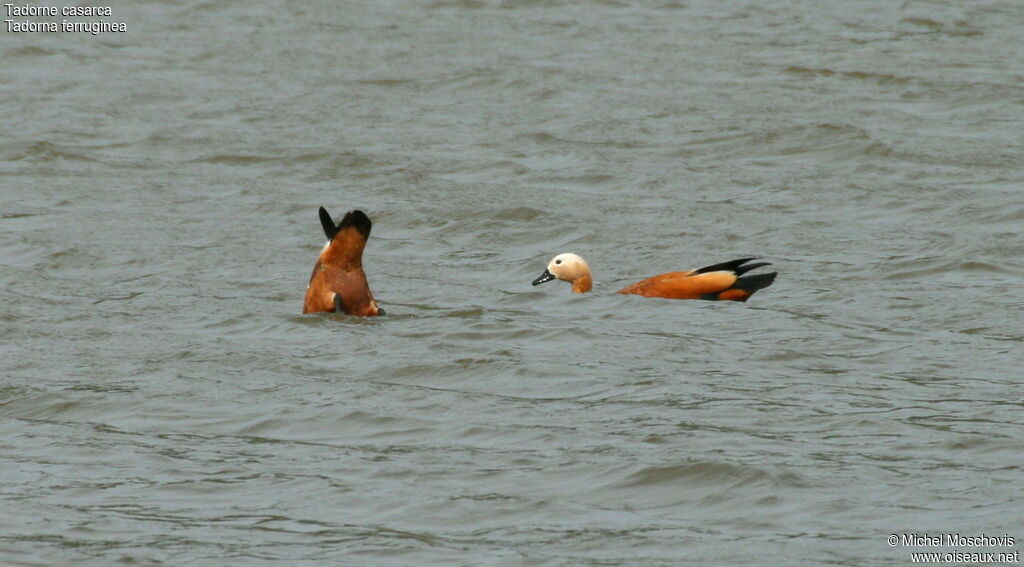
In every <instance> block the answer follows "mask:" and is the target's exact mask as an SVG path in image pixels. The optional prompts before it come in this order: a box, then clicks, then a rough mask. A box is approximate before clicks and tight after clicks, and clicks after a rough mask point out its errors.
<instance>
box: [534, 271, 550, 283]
mask: <svg viewBox="0 0 1024 567" xmlns="http://www.w3.org/2000/svg"><path fill="white" fill-rule="evenodd" d="M553 279H555V276H553V275H552V274H551V272H549V271H547V270H544V273H543V274H541V275H540V277H539V278H537V279H535V280H533V285H540V284H542V283H544V282H549V281H551V280H553Z"/></svg>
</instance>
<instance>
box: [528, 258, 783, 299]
mask: <svg viewBox="0 0 1024 567" xmlns="http://www.w3.org/2000/svg"><path fill="white" fill-rule="evenodd" d="M756 259H757V258H742V259H740V260H733V261H731V262H723V263H721V264H715V265H713V266H705V267H703V268H698V269H696V270H690V271H686V272H668V273H665V274H661V275H658V276H654V277H650V278H647V279H646V280H643V281H639V282H637V283H635V284H633V285H629V286H626V287H624V288H622V289H620V290H619V291H618V293H625V294H634V295H642V296H644V297H662V298H665V299H706V300H710V301H746V300H747V299H749V298H750V296H751V295H753V294H754V292H756V291H757V290H759V289H764V288H766V287H768V286H770V285H772V282H774V281H775V276H777V275H778V272H769V273H766V274H754V275H751V276H744V275H743V274H745V273H747V272H749V271H751V270H753V269H756V268H760V267H763V266H770V265H771V264H769V263H768V262H758V263H755V264H747V262H750V261H751V260H756ZM741 276H742V277H741ZM555 279H558V280H563V281H567V282H569V283H571V284H572V292H573V293H587V292H588V291H590V289H591V288H592V287H593V285H594V280H593V277H592V276H591V274H590V266H588V265H587V262H586V261H585V260H584V259H583V258H581V257H579V256H577V255H576V254H572V253H568V252H567V253H565V254H559V255H558V256H555V257H554V258H552V260H551V262H549V263H548V268H547V269H546V270H544V273H543V274H541V275H540V277H539V278H537V279H535V280H533V285H540V284H542V283H544V282H549V281H551V280H555Z"/></svg>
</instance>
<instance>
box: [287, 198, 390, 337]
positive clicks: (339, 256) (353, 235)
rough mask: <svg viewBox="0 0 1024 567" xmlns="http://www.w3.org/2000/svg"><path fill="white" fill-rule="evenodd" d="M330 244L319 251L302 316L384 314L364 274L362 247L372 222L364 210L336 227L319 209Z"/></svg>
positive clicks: (368, 234)
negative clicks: (326, 313) (317, 314)
mask: <svg viewBox="0 0 1024 567" xmlns="http://www.w3.org/2000/svg"><path fill="white" fill-rule="evenodd" d="M320 224H321V225H323V227H324V234H326V235H327V244H326V245H324V248H323V250H321V251H320V257H319V258H317V261H316V265H315V266H313V275H311V276H310V277H309V285H308V286H306V301H305V304H304V306H303V308H302V312H303V313H319V312H323V311H333V312H335V313H347V314H349V315H358V316H362V317H367V316H375V315H384V314H385V313H384V310H383V309H381V308H380V307H378V306H377V301H376V300H374V299H373V293H371V292H370V284H369V283H367V282H366V274H365V273H364V272H363V248H365V247H366V239H367V238H369V237H370V229H371V228H372V227H373V223H371V222H370V217H368V216H366V213H364V212H363V211H358V210H356V211H349V212H348V213H346V214H345V217H344V218H342V219H341V222H340V223H338V224H337V225H335V224H334V221H333V220H331V215H330V214H328V213H327V210H326V209H324V208H323V207H320Z"/></svg>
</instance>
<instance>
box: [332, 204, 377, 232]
mask: <svg viewBox="0 0 1024 567" xmlns="http://www.w3.org/2000/svg"><path fill="white" fill-rule="evenodd" d="M349 226H353V227H355V229H356V230H358V231H359V234H361V235H363V238H370V229H371V228H373V223H372V222H370V217H368V216H366V213H364V212H363V211H360V210H358V209H357V210H354V211H349V212H347V213H345V218H343V219H341V222H340V223H338V230H339V231H340V230H342V229H343V228H345V227H349Z"/></svg>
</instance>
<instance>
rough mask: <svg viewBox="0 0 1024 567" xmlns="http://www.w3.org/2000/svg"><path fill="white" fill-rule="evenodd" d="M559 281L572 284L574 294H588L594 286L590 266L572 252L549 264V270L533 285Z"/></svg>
mask: <svg viewBox="0 0 1024 567" xmlns="http://www.w3.org/2000/svg"><path fill="white" fill-rule="evenodd" d="M553 279H559V280H563V281H567V282H569V283H571V284H572V291H573V292H574V293H586V292H588V291H590V288H591V287H592V286H593V280H592V279H591V275H590V266H588V265H587V262H586V261H585V260H584V259H583V258H580V257H579V256H577V255H576V254H572V253H570V252H566V253H564V254H559V255H558V256H555V257H554V258H552V259H551V261H550V262H548V269H547V270H545V271H544V273H543V274H541V276H540V277H539V278H537V279H536V280H534V281H533V285H539V284H542V283H544V282H548V281H551V280H553Z"/></svg>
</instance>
